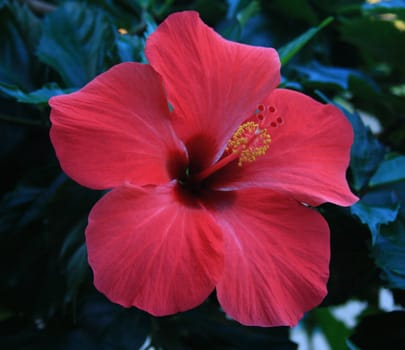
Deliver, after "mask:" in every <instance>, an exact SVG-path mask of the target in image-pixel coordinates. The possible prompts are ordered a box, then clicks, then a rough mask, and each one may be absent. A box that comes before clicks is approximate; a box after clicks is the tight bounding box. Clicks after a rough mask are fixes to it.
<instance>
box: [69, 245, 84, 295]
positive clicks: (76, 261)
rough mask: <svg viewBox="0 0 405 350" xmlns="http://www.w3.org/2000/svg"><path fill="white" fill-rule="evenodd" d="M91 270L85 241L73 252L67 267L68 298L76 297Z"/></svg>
mask: <svg viewBox="0 0 405 350" xmlns="http://www.w3.org/2000/svg"><path fill="white" fill-rule="evenodd" d="M88 272H89V264H88V262H87V250H86V245H85V244H84V243H83V244H82V245H80V246H79V248H78V249H77V250H76V251H75V252H74V253H73V255H72V256H71V258H70V259H69V262H68V263H67V267H66V279H67V287H68V292H67V293H66V297H67V298H68V300H71V299H74V298H75V297H76V295H77V293H78V291H79V288H80V286H81V285H82V284H83V282H84V281H85V280H86V278H87V274H88Z"/></svg>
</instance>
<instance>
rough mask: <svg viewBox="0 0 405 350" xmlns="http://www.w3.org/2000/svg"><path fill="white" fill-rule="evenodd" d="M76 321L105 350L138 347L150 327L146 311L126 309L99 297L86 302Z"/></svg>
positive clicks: (125, 349) (127, 349) (130, 349)
mask: <svg viewBox="0 0 405 350" xmlns="http://www.w3.org/2000/svg"><path fill="white" fill-rule="evenodd" d="M77 322H78V324H79V325H80V326H81V327H82V328H83V329H85V330H86V331H87V332H88V334H90V335H91V336H92V338H93V339H96V340H97V342H98V343H99V349H102V350H115V349H121V350H134V349H139V348H140V347H141V345H142V344H143V343H144V342H145V340H146V337H147V336H148V333H149V330H150V317H149V316H148V315H147V314H146V313H144V312H143V311H140V310H138V309H136V308H130V309H125V308H123V307H121V306H118V305H116V304H113V303H111V302H109V301H108V300H106V299H105V298H102V297H100V296H98V297H93V298H91V299H90V300H88V301H86V303H85V304H84V305H83V306H82V307H81V308H80V313H79V315H78V320H77Z"/></svg>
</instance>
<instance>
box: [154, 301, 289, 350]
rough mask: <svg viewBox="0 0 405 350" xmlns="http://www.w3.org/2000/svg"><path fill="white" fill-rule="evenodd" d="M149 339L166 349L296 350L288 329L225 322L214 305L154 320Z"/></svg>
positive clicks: (217, 307)
mask: <svg viewBox="0 0 405 350" xmlns="http://www.w3.org/2000/svg"><path fill="white" fill-rule="evenodd" d="M156 323H157V326H156V327H155V332H154V333H153V334H152V336H151V340H152V345H153V346H154V347H155V348H164V349H166V350H172V349H173V350H180V349H185V350H187V349H190V348H191V349H195V350H205V349H210V350H211V349H212V350H229V349H255V350H269V349H271V350H296V349H297V346H296V344H294V343H293V342H291V341H290V340H289V333H288V328H287V327H273V328H261V327H245V326H242V325H241V324H239V323H237V322H235V321H232V320H230V319H227V318H226V316H225V315H224V313H223V312H222V311H221V310H220V308H219V306H217V304H216V303H214V302H211V301H210V300H208V301H207V302H205V303H204V304H202V305H201V306H199V307H198V308H195V309H193V310H191V311H188V312H184V313H181V314H179V315H177V316H174V317H165V318H161V319H157V320H156Z"/></svg>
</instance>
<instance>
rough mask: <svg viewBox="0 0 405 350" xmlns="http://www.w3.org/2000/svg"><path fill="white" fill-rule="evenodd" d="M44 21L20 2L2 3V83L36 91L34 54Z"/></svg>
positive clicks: (0, 73)
mask: <svg viewBox="0 0 405 350" xmlns="http://www.w3.org/2000/svg"><path fill="white" fill-rule="evenodd" d="M40 31H41V22H40V20H39V19H38V18H37V17H35V16H34V15H33V14H32V12H31V11H30V10H29V9H28V7H27V6H25V5H22V6H21V5H20V4H19V3H18V2H17V1H13V2H9V1H4V2H3V3H2V4H0V62H1V65H0V81H2V82H4V83H7V84H15V85H17V86H19V87H20V88H22V89H27V90H30V89H33V88H34V82H33V76H34V66H35V61H34V55H33V50H34V47H35V46H36V45H37V42H38V40H39V36H40Z"/></svg>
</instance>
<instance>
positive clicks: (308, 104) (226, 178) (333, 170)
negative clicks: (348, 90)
mask: <svg viewBox="0 0 405 350" xmlns="http://www.w3.org/2000/svg"><path fill="white" fill-rule="evenodd" d="M264 104H265V105H268V106H270V110H269V112H268V114H267V116H266V121H265V127H266V128H267V130H268V132H269V134H270V135H271V138H272V141H271V143H270V148H269V150H268V151H267V153H266V155H265V156H262V157H259V158H257V159H256V160H255V161H253V162H252V163H244V164H243V165H242V166H241V167H239V166H238V165H237V164H236V162H235V164H231V165H230V166H227V167H226V168H224V169H223V170H222V171H220V172H219V173H218V174H216V175H215V177H214V178H213V179H212V186H213V187H214V188H227V189H235V188H244V187H261V188H271V189H275V190H277V191H279V192H280V191H281V192H284V193H288V194H290V195H292V196H294V197H295V198H296V199H297V200H299V201H301V202H305V203H308V204H310V205H313V206H316V205H319V204H321V203H324V202H332V203H336V204H339V205H343V206H347V205H351V204H353V203H354V202H356V200H357V199H358V198H357V197H356V196H355V195H353V194H352V193H351V191H350V188H349V187H348V184H347V181H346V169H347V167H348V165H349V160H350V147H351V145H352V142H353V130H352V127H351V125H350V123H349V121H348V120H347V119H346V118H345V117H344V115H343V114H342V112H340V110H339V109H338V108H336V107H334V106H332V105H325V104H321V103H319V102H317V101H315V100H313V99H312V98H310V97H308V96H306V95H304V94H301V93H298V92H295V91H290V90H284V89H276V90H275V91H274V92H273V93H271V94H270V96H269V97H268V98H267V99H266V100H265V102H264ZM272 108H274V111H273V109H272Z"/></svg>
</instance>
